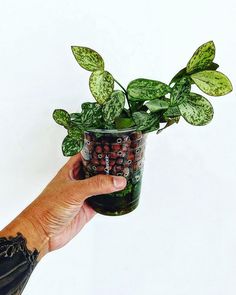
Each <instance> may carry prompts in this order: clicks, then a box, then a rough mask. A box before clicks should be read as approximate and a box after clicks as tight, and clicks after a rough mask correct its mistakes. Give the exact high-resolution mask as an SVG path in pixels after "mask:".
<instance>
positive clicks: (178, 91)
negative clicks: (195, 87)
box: [170, 77, 191, 106]
mask: <svg viewBox="0 0 236 295" xmlns="http://www.w3.org/2000/svg"><path fill="white" fill-rule="evenodd" d="M190 91H191V82H190V79H189V77H183V78H181V79H180V80H178V81H177V82H176V83H175V85H174V86H173V88H172V91H171V95H170V104H171V105H172V106H173V105H176V104H179V103H181V101H182V100H183V99H184V97H185V96H186V94H188V93H190Z"/></svg>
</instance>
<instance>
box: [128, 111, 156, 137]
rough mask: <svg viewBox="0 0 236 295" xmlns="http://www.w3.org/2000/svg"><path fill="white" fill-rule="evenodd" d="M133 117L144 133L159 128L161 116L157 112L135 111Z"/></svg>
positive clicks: (138, 128) (138, 127)
mask: <svg viewBox="0 0 236 295" xmlns="http://www.w3.org/2000/svg"><path fill="white" fill-rule="evenodd" d="M133 119H134V121H135V124H136V125H137V130H141V131H143V132H144V133H146V132H152V131H154V130H157V129H158V128H159V126H160V124H159V120H160V118H159V116H158V115H157V114H155V113H146V112H143V111H141V112H135V113H133Z"/></svg>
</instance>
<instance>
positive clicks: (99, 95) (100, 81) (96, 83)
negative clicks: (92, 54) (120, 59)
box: [89, 70, 114, 104]
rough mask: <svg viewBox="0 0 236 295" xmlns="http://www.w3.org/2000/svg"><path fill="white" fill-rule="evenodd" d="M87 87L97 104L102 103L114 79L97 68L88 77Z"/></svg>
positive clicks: (110, 91)
mask: <svg viewBox="0 0 236 295" xmlns="http://www.w3.org/2000/svg"><path fill="white" fill-rule="evenodd" d="M89 88H90V91H91V93H92V95H93V97H94V98H95V99H96V101H97V102H98V103H99V104H104V102H105V101H107V100H108V99H109V97H110V95H111V94H112V92H113V89H114V79H113V77H112V75H111V74H110V73H109V72H107V71H101V70H97V71H95V72H93V73H92V74H91V76H90V78H89Z"/></svg>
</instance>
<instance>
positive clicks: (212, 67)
mask: <svg viewBox="0 0 236 295" xmlns="http://www.w3.org/2000/svg"><path fill="white" fill-rule="evenodd" d="M218 68H219V65H218V64H216V63H214V62H212V63H211V64H210V65H209V66H208V67H206V68H205V70H213V71H215V70H217V69H218ZM197 72H199V70H197V69H196V70H194V71H192V72H191V73H187V67H185V68H183V69H182V70H180V71H179V72H178V73H177V74H176V75H175V76H174V77H173V78H172V80H171V81H170V85H171V84H172V83H175V82H177V81H178V80H179V79H181V78H182V77H186V76H187V77H188V76H190V74H194V73H197Z"/></svg>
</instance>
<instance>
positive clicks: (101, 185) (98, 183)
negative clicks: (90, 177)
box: [94, 174, 107, 189]
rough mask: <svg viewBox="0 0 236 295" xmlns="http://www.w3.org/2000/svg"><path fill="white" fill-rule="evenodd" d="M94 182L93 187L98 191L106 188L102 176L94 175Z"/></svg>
mask: <svg viewBox="0 0 236 295" xmlns="http://www.w3.org/2000/svg"><path fill="white" fill-rule="evenodd" d="M94 182H95V183H94V185H95V186H96V187H97V188H99V189H103V188H106V186H107V179H106V178H105V177H104V175H102V174H98V175H96V176H95V177H94Z"/></svg>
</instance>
